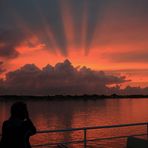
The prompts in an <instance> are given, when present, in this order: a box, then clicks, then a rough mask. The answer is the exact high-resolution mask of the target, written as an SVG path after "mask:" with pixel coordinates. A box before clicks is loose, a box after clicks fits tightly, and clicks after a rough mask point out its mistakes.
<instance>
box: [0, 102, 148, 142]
mask: <svg viewBox="0 0 148 148" xmlns="http://www.w3.org/2000/svg"><path fill="white" fill-rule="evenodd" d="M14 102H15V101H1V102H0V127H1V125H2V122H3V121H4V120H6V119H7V118H8V117H9V109H10V106H11V105H12V104H13V103H14ZM26 103H27V105H28V109H29V112H30V116H31V118H32V119H33V122H34V123H35V126H36V127H37V129H38V130H45V129H63V128H71V127H73V128H74V127H85V126H96V125H112V124H123V123H133V122H147V121H148V99H122V100H120V99H108V100H95V101H94V100H93V101H90V100H87V101H83V100H79V101H78V100H77V101H75V100H69V101H47V100H38V101H33V100H30V101H26ZM141 130H144V129H143V128H139V129H138V130H137V129H135V128H133V129H130V132H136V131H138V132H140V131H141ZM120 131H121V132H120V134H127V133H129V131H128V129H126V130H125V129H123V130H120ZM111 134H119V130H117V131H116V130H110V131H107V130H106V131H105V130H99V131H92V132H91V133H90V134H88V137H90V138H91V137H96V136H97V137H98V136H99V137H103V136H109V135H111ZM82 137H83V133H82V132H75V133H71V132H67V133H66V134H63V133H60V134H58V135H56V134H50V135H40V138H38V137H37V136H36V137H34V138H33V140H32V141H33V143H34V142H45V141H49V139H50V140H51V141H52V142H53V141H57V140H58V139H60V140H71V139H79V140H80V139H82ZM109 143H112V142H109Z"/></svg>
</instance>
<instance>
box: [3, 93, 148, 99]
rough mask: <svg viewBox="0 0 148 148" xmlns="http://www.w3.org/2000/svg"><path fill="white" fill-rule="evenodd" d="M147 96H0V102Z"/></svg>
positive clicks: (145, 96) (141, 96)
mask: <svg viewBox="0 0 148 148" xmlns="http://www.w3.org/2000/svg"><path fill="white" fill-rule="evenodd" d="M143 98H148V95H116V94H112V95H54V96H32V95H0V100H6V101H7V100H30V99H35V100H40V99H43V100H51V101H52V100H53V101H54V100H102V99H143Z"/></svg>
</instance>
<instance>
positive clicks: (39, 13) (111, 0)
mask: <svg viewBox="0 0 148 148" xmlns="http://www.w3.org/2000/svg"><path fill="white" fill-rule="evenodd" d="M64 4H66V6H67V7H68V9H69V10H70V11H69V12H67V13H69V14H68V15H69V16H70V17H71V19H72V20H73V24H72V25H73V26H74V28H73V31H74V33H75V37H74V38H75V41H74V43H73V44H75V45H77V47H79V46H80V45H81V42H82V30H83V28H85V29H86V30H85V31H86V33H85V45H84V46H85V51H86V53H88V52H89V50H90V47H91V43H92V40H93V37H94V36H93V35H94V33H95V31H96V29H97V30H99V29H100V25H102V23H103V20H104V19H105V18H104V15H105V14H106V13H108V12H107V11H111V12H110V13H111V15H113V16H111V17H113V18H115V22H118V20H119V19H123V20H124V21H125V22H126V21H128V20H130V19H132V18H136V20H137V22H146V21H147V18H148V17H147V14H148V13H147V12H148V9H147V6H148V1H147V0H140V1H139V0H129V1H125V0H42V1H41V0H25V1H24V0H13V1H12V0H1V1H0V18H1V22H0V26H2V27H8V26H9V27H12V28H14V27H15V28H17V30H19V29H23V28H21V27H22V26H21V25H23V26H25V27H26V28H28V29H29V30H31V31H32V32H33V33H35V34H36V35H37V36H38V38H40V40H41V41H42V42H44V43H45V44H46V45H47V46H48V47H49V49H50V50H54V49H53V47H52V39H54V40H55V42H56V43H57V45H58V47H59V50H60V52H61V53H62V54H63V55H64V56H67V55H68V49H67V45H68V41H67V39H66V34H65V29H64V22H63V21H64V20H63V19H62V18H63V17H65V16H63V10H62V5H64ZM113 12H114V13H113ZM83 21H84V22H85V24H83V23H84V22H83ZM69 23H72V22H69ZM117 24H118V23H117ZM10 25H11V26H10ZM108 25H109V24H108ZM120 26H121V24H120ZM47 28H48V29H49V30H50V31H51V32H52V33H53V34H52V39H51V38H50V37H49V35H48V33H47V30H48V29H47ZM97 36H98V37H99V38H100V39H101V37H100V36H99V34H98V35H97ZM98 42H99V41H98ZM10 48H11V47H8V48H6V50H8V52H9V50H10V53H11V52H12V56H13V54H14V55H15V54H17V53H16V52H15V50H14V49H13V48H12V49H10ZM2 54H3V55H7V54H8V53H7V52H6V51H5V52H4V50H3V52H2Z"/></svg>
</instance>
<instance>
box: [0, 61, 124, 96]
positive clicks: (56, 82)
mask: <svg viewBox="0 0 148 148" xmlns="http://www.w3.org/2000/svg"><path fill="white" fill-rule="evenodd" d="M126 81H127V80H126V78H125V77H117V76H112V75H106V74H105V73H104V72H103V71H93V70H92V69H90V68H87V67H82V68H79V69H78V68H75V67H73V65H72V64H71V63H70V61H68V60H65V61H64V62H63V63H57V64H56V65H55V66H51V65H47V66H45V67H44V68H42V69H39V68H38V67H37V66H36V65H34V64H26V65H24V66H23V67H21V68H20V69H17V70H16V71H12V72H9V73H7V74H6V79H5V80H1V84H0V93H1V94H24V95H25V94H32V95H55V94H63V95H66V94H73V95H75V94H77V95H79V94H106V93H108V92H109V88H108V87H107V85H110V84H120V83H124V82H126Z"/></svg>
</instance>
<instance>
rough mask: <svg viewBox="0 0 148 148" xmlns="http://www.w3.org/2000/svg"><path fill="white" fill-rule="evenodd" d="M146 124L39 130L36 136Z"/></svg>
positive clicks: (142, 123)
mask: <svg viewBox="0 0 148 148" xmlns="http://www.w3.org/2000/svg"><path fill="white" fill-rule="evenodd" d="M147 124H148V122H141V123H127V124H114V125H103V126H90V127H80V128H67V129H57V130H40V131H37V134H42V133H52V132H54V133H55V132H56V133H58V132H68V131H80V130H93V129H103V128H119V127H127V126H140V125H147Z"/></svg>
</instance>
